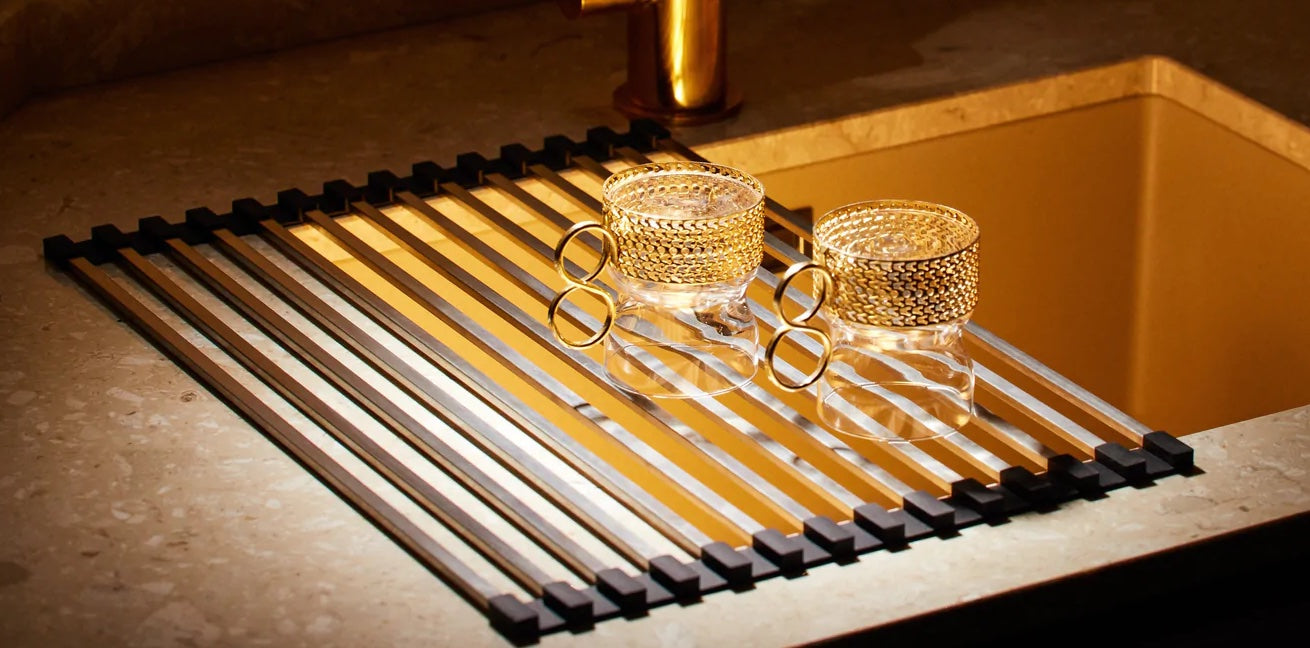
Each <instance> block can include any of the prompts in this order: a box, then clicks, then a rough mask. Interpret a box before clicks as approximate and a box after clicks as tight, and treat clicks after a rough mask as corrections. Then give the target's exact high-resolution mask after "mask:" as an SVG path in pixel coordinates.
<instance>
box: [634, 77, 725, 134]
mask: <svg viewBox="0 0 1310 648" xmlns="http://www.w3.org/2000/svg"><path fill="white" fill-rule="evenodd" d="M741 103H742V95H741V92H739V91H738V90H737V89H736V88H733V87H732V86H728V87H727V88H725V89H724V93H723V101H720V102H717V103H714V104H710V105H708V106H702V107H699V108H682V107H678V106H651V105H649V104H646V103H643V102H641V101H640V100H639V99H638V98H637V96H636V95H635V94H634V93H633V92H632V91H631V90H630V89H629V86H628V84H627V83H624V84H623V85H621V86H619V87H618V88H616V89H615V90H614V107H615V108H617V109H618V111H619V112H621V113H623V114H624V116H626V117H628V118H629V119H654V120H655V121H658V122H660V123H663V124H665V125H668V126H697V125H700V124H708V123H710V122H715V121H719V120H722V119H726V118H728V117H732V116H733V115H736V114H737V113H738V112H739V111H740V110H741Z"/></svg>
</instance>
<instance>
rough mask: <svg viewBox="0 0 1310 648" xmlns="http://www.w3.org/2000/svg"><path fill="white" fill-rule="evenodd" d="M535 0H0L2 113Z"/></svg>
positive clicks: (0, 110) (0, 106)
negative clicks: (129, 80) (213, 64)
mask: <svg viewBox="0 0 1310 648" xmlns="http://www.w3.org/2000/svg"><path fill="white" fill-rule="evenodd" d="M530 1H532V0H371V1H370V2H348V1H345V0H184V1H176V2H139V1H136V0H0V115H3V114H4V113H6V112H8V111H9V110H10V109H11V108H13V107H14V106H16V105H18V103H20V102H21V101H22V100H23V99H24V98H25V97H26V96H28V95H29V94H33V93H41V92H45V91H49V90H53V89H58V88H66V87H70V86H76V85H82V84H86V83H94V82H97V81H106V80H112V79H121V78H124V77H130V76H136V75H139V74H146V73H151V72H159V71H163V70H171V69H175V68H179V67H183V66H187V65H193V64H196V63H205V62H210V61H219V60H223V59H228V58H232V57H236V56H243V55H247V54H252V53H257V52H268V51H274V50H279V49H283V48H286V47H292V46H295V45H302V44H305V43H310V42H315V41H322V40H327V39H331V38H336V37H340V36H346V35H352V34H360V33H365V32H371V31H377V30H382V29H389V28H393V27H399V26H402V25H410V24H416V23H422V22H429V21H434V20H440V19H443V18H449V17H453V16H459V15H465V14H470V13H475V12H482V11H490V10H494V9H499V8H503V7H507V6H511V5H519V4H526V3H527V2H530Z"/></svg>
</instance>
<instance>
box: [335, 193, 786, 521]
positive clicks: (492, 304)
mask: <svg viewBox="0 0 1310 648" xmlns="http://www.w3.org/2000/svg"><path fill="white" fill-rule="evenodd" d="M352 209H353V210H354V211H355V213H357V214H361V215H364V216H365V217H371V216H373V215H376V216H382V219H381V221H378V220H373V222H375V223H377V224H378V225H379V226H380V227H381V228H382V229H383V231H385V232H387V233H388V234H390V235H391V236H392V238H393V240H395V241H396V242H397V243H399V244H402V245H403V246H404V247H406V248H408V250H409V252H410V253H412V254H414V255H415V256H417V257H419V258H420V259H422V260H424V261H425V262H427V265H428V267H430V268H432V269H433V270H435V271H437V272H438V273H440V274H442V275H443V276H445V277H446V278H447V279H449V280H450V281H452V282H454V283H456V284H457V285H462V286H464V287H465V288H466V289H467V292H468V294H469V295H470V296H472V297H474V298H475V299H477V300H478V301H479V302H480V303H481V304H482V305H484V306H486V307H488V308H490V309H492V310H493V311H495V312H496V313H497V314H498V315H500V316H502V317H504V318H505V319H506V320H507V321H508V322H509V323H510V324H512V325H513V326H514V327H515V328H516V329H518V330H519V331H520V332H522V333H525V334H526V335H528V336H529V337H530V338H532V339H534V340H535V341H536V342H537V343H538V344H540V345H541V346H542V347H543V348H545V349H546V350H548V351H550V352H551V354H552V355H554V356H555V357H556V358H558V359H560V360H563V361H564V362H565V363H567V364H568V366H569V368H570V369H573V370H575V371H577V372H579V373H581V374H582V375H584V376H587V377H588V378H589V379H590V380H591V381H592V382H593V383H594V384H595V385H596V386H598V387H599V388H601V389H602V390H604V391H606V392H608V393H610V395H612V396H614V397H616V398H619V399H621V400H625V401H631V402H633V403H634V404H635V405H637V407H635V408H634V411H636V412H638V413H640V414H642V415H643V416H645V417H646V418H647V420H648V421H650V422H652V423H656V424H658V425H659V426H660V428H659V429H661V431H662V432H664V433H665V434H666V435H668V438H669V439H671V440H673V441H674V442H675V443H677V444H679V445H681V446H682V447H684V448H685V449H686V450H688V451H689V452H690V453H692V455H693V456H697V457H701V458H703V460H704V461H706V462H708V463H709V465H712V466H714V467H715V468H716V469H718V470H722V471H723V476H725V477H728V478H729V479H726V480H724V483H725V484H727V485H729V486H730V487H732V490H734V491H736V493H735V494H736V495H737V496H738V499H739V501H738V502H736V503H737V505H738V507H742V506H743V501H742V500H744V501H746V502H749V501H754V502H756V503H757V504H762V505H763V506H764V508H765V509H774V510H775V511H776V512H778V513H784V512H785V514H787V515H791V516H794V518H795V519H793V520H792V522H791V524H792V525H793V526H794V525H795V524H796V523H797V522H798V520H799V519H803V518H804V517H808V511H807V510H806V509H805V508H803V507H802V506H801V505H800V504H798V503H796V502H795V501H794V500H791V498H789V497H787V496H786V495H784V494H782V493H781V492H779V491H777V490H776V489H774V488H772V486H771V485H770V484H768V482H767V481H766V480H763V479H758V480H753V479H752V477H751V474H752V471H750V469H749V468H747V467H745V466H744V465H741V464H739V463H737V462H736V461H735V460H734V459H732V458H731V457H728V456H726V455H720V456H719V457H718V461H714V460H713V459H712V458H710V456H709V455H707V454H706V453H707V451H709V452H715V451H717V448H714V447H702V446H698V445H696V444H694V443H692V442H691V441H690V440H688V439H686V438H685V437H684V436H683V435H681V434H679V433H678V431H677V428H678V426H680V425H681V422H680V421H677V420H676V419H674V418H673V416H672V415H670V414H669V413H668V412H666V411H665V410H663V409H662V408H660V407H659V406H657V405H655V404H654V403H651V402H649V401H645V400H639V399H634V398H632V397H630V396H628V395H626V394H623V393H621V392H619V391H618V390H617V388H615V387H614V386H613V385H610V384H609V382H608V381H607V380H606V379H605V377H604V376H602V375H601V374H600V372H599V370H598V369H597V368H596V367H595V366H594V363H593V362H592V361H591V359H590V358H587V357H586V356H585V355H583V354H581V353H578V352H576V351H571V350H566V349H563V348H561V347H559V346H558V345H556V344H554V343H553V342H551V334H550V333H549V331H547V329H546V327H545V325H544V324H542V323H541V322H538V321H536V320H535V319H533V318H531V317H529V316H528V315H527V313H525V312H523V311H522V309H520V308H519V307H518V306H516V305H514V304H513V303H511V302H510V301H509V300H508V299H507V298H505V297H504V296H503V295H500V294H499V293H497V292H496V291H495V290H493V289H491V288H490V287H489V286H487V285H486V284H485V283H483V282H482V281H481V280H480V279H478V278H476V277H474V276H473V275H472V274H471V273H470V272H468V271H467V270H465V269H464V268H462V267H460V265H459V264H458V263H455V262H454V261H452V260H451V259H449V258H447V257H446V256H445V255H443V254H441V253H440V252H438V251H436V250H435V249H434V248H432V247H431V246H429V245H427V243H425V242H424V241H423V240H421V239H419V238H418V237H417V236H415V235H414V234H413V233H412V232H409V231H408V230H405V229H404V228H401V227H398V226H396V225H395V223H394V221H391V220H390V219H388V218H386V217H385V216H384V215H382V214H380V213H378V212H377V210H376V208H374V207H372V206H371V205H368V204H367V203H355V204H354V205H353V206H352ZM310 218H311V219H312V220H313V222H314V223H315V224H316V225H318V226H320V227H322V228H323V229H324V230H326V231H327V232H328V233H329V234H331V235H332V236H333V237H334V238H336V239H338V240H339V241H341V242H342V244H343V245H345V246H346V247H347V249H350V250H351V251H352V252H353V253H355V254H356V255H357V256H358V257H360V258H362V259H366V260H368V261H370V262H372V263H373V264H375V265H376V266H377V268H375V269H377V270H381V271H383V272H384V273H385V274H386V275H387V276H389V277H390V278H392V279H393V280H396V281H398V283H397V286H398V287H402V288H406V289H407V292H412V293H413V294H412V295H411V296H412V297H414V298H416V299H420V300H421V301H424V302H429V303H433V302H432V300H433V298H438V299H439V297H437V295H436V293H435V292H433V291H432V290H431V289H430V288H428V287H427V286H424V285H422V284H421V283H420V282H418V281H416V280H414V278H413V277H412V275H409V273H407V272H405V271H404V270H403V269H401V268H399V267H398V266H395V264H394V263H392V262H391V261H390V260H388V259H386V258H385V257H384V256H383V255H382V254H381V253H380V252H378V251H377V250H375V249H372V248H371V247H370V246H368V244H367V243H365V242H364V241H362V240H360V239H359V238H358V237H357V236H355V235H354V234H353V233H351V232H349V231H348V230H346V229H345V228H344V227H343V226H342V225H341V224H340V223H337V222H335V221H333V220H332V219H331V217H329V216H327V215H326V214H322V213H321V212H311V214H310ZM747 485H749V486H751V487H754V488H756V489H759V490H753V489H752V488H750V487H748V486H747ZM770 491H773V492H771V493H770ZM766 494H767V495H771V497H769V496H767V495H766ZM725 496H727V497H731V495H728V494H725ZM755 510H756V511H757V515H758V511H759V509H755ZM756 519H757V521H759V522H761V523H762V524H765V525H771V524H774V523H776V522H777V521H778V520H777V519H760V518H758V517H757V518H756ZM782 519H785V517H784V518H782Z"/></svg>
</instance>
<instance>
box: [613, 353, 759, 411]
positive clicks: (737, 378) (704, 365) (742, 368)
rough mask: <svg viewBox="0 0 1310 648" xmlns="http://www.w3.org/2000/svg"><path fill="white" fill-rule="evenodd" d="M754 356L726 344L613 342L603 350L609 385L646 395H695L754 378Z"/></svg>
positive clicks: (726, 388)
mask: <svg viewBox="0 0 1310 648" xmlns="http://www.w3.org/2000/svg"><path fill="white" fill-rule="evenodd" d="M755 368H756V363H755V354H754V353H751V352H748V351H746V350H744V349H741V348H737V347H735V346H732V345H728V344H707V345H704V346H691V345H685V344H615V345H613V347H611V348H610V349H609V350H608V351H607V353H606V354H605V374H606V376H608V377H609V379H610V382H611V383H613V384H614V386H616V387H618V388H619V389H622V390H624V391H627V392H631V393H634V394H640V395H642V396H647V397H649V398H696V397H699V396H714V395H716V394H722V393H724V392H727V391H731V390H733V389H736V388H738V387H740V386H742V385H744V384H746V383H747V382H750V380H751V379H752V378H754V377H755Z"/></svg>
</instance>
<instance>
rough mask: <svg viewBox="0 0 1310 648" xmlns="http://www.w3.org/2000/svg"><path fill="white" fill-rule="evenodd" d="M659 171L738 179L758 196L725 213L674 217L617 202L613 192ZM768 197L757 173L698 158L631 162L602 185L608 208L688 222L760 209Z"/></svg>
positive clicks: (605, 206)
mask: <svg viewBox="0 0 1310 648" xmlns="http://www.w3.org/2000/svg"><path fill="white" fill-rule="evenodd" d="M655 174H667V175H675V174H676V175H697V176H706V177H713V178H717V179H721V180H730V181H732V182H735V183H737V184H738V185H740V186H743V187H746V188H747V189H750V190H751V191H752V192H754V193H755V198H754V200H752V201H751V203H750V204H749V205H746V206H744V207H742V208H741V209H734V210H732V211H730V212H728V213H725V214H718V215H714V216H700V215H694V216H691V217H670V216H665V215H661V214H652V213H649V212H645V211H642V210H640V209H634V208H632V207H624V206H622V205H619V204H617V203H616V202H615V200H614V198H613V197H612V195H613V192H615V191H618V190H619V189H621V188H622V187H624V186H626V185H627V184H628V183H629V182H632V181H633V180H636V179H638V178H641V177H645V176H650V175H655ZM764 199H765V193H764V184H763V183H762V182H760V181H759V179H758V178H756V177H755V176H753V175H751V174H749V173H747V172H745V171H742V170H741V169H739V168H737V167H733V166H728V165H726V164H715V163H713V162H697V161H693V160H675V161H669V162H647V163H645V164H638V165H635V166H630V167H627V168H625V169H621V170H619V171H616V172H614V173H613V174H611V175H610V177H608V178H606V179H605V182H604V183H603V184H602V185H601V204H602V206H603V207H604V208H605V209H607V210H614V211H617V212H620V213H622V214H624V215H625V216H637V217H640V218H644V219H648V220H654V221H667V222H685V221H702V220H718V219H727V218H732V217H735V216H738V215H740V214H744V213H747V212H750V211H752V210H755V209H758V208H759V207H760V205H762V204H763V203H764Z"/></svg>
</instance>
